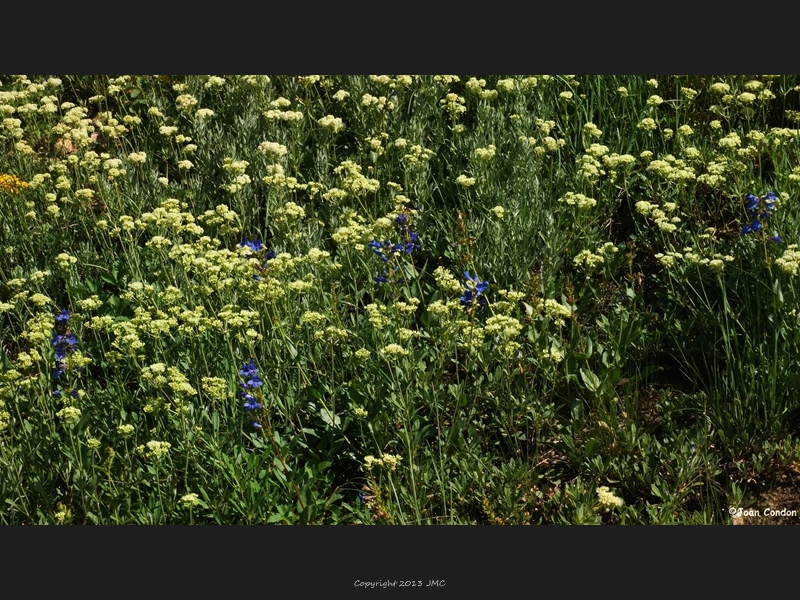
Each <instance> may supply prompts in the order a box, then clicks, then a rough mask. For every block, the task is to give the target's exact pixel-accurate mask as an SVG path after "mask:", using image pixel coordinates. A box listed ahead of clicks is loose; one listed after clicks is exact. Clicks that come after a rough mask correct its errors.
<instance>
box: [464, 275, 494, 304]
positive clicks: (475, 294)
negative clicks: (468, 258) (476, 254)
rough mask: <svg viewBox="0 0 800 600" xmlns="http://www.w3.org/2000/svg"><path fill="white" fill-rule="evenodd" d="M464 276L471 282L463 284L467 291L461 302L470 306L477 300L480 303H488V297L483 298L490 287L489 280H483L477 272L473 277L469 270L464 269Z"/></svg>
mask: <svg viewBox="0 0 800 600" xmlns="http://www.w3.org/2000/svg"><path fill="white" fill-rule="evenodd" d="M464 277H465V278H466V280H467V282H469V283H467V282H465V283H464V284H463V285H464V289H465V291H464V294H463V295H462V296H461V304H465V305H467V306H469V305H471V304H472V303H473V302H474V301H475V300H477V301H478V304H486V298H483V293H484V292H485V291H486V288H488V287H489V282H488V281H481V280H480V278H479V277H478V275H477V274H476V275H475V277H472V276H471V275H470V274H469V271H464Z"/></svg>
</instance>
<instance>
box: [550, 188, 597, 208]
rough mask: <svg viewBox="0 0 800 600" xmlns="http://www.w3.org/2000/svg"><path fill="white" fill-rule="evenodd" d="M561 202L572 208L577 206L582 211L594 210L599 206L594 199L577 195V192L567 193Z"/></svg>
mask: <svg viewBox="0 0 800 600" xmlns="http://www.w3.org/2000/svg"><path fill="white" fill-rule="evenodd" d="M559 202H564V203H565V204H569V205H570V206H577V207H578V208H580V209H582V210H586V209H589V208H592V207H593V206H595V205H596V204H597V200H595V199H594V198H587V197H586V196H584V195H583V194H576V193H575V192H567V193H566V194H564V195H563V196H562V197H561V198H560V199H559Z"/></svg>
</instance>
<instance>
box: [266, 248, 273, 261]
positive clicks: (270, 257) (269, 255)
mask: <svg viewBox="0 0 800 600" xmlns="http://www.w3.org/2000/svg"><path fill="white" fill-rule="evenodd" d="M264 258H266V259H267V260H272V259H273V258H275V250H270V251H269V252H267V254H266V256H265V257H264Z"/></svg>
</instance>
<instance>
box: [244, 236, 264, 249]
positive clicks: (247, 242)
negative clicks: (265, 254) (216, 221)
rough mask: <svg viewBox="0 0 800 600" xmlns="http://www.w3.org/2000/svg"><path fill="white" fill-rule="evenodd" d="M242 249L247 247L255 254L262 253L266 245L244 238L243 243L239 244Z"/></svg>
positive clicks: (259, 241)
mask: <svg viewBox="0 0 800 600" xmlns="http://www.w3.org/2000/svg"><path fill="white" fill-rule="evenodd" d="M239 246H240V247H242V248H243V247H244V246H247V247H248V248H250V250H252V251H253V252H261V251H262V250H263V249H264V244H263V243H262V242H261V240H253V241H252V242H251V241H250V240H249V239H248V238H244V239H243V240H242V241H241V242H239Z"/></svg>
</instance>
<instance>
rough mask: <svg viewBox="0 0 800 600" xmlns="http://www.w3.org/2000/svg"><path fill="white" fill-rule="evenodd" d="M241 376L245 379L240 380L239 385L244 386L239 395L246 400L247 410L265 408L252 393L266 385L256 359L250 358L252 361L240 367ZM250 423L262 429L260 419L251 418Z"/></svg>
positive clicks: (245, 406)
mask: <svg viewBox="0 0 800 600" xmlns="http://www.w3.org/2000/svg"><path fill="white" fill-rule="evenodd" d="M239 376H240V377H242V379H243V381H240V382H239V387H240V388H242V389H241V391H240V392H239V397H240V398H241V399H242V400H244V408H245V410H247V411H249V412H253V411H255V410H258V409H260V408H263V406H262V405H261V404H260V403H259V402H258V399H257V398H256V397H255V396H254V395H253V394H252V393H251V391H252V390H256V389H257V388H260V387H261V386H263V385H264V381H263V380H262V379H261V375H260V374H259V372H258V367H257V366H256V361H255V359H250V362H247V363H245V364H244V365H242V368H241V369H239ZM250 425H251V426H252V427H254V428H255V429H261V424H260V423H259V422H258V421H255V420H252V419H251V420H250Z"/></svg>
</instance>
